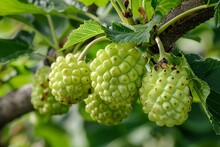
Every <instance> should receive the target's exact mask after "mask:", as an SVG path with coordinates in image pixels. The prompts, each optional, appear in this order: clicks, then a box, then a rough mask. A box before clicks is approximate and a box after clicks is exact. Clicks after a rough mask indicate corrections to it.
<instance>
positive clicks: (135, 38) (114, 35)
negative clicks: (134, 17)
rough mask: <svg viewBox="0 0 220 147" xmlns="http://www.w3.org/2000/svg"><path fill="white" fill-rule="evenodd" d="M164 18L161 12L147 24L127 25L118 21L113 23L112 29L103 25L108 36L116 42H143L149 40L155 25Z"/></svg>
mask: <svg viewBox="0 0 220 147" xmlns="http://www.w3.org/2000/svg"><path fill="white" fill-rule="evenodd" d="M161 19H162V16H161V14H160V13H157V15H155V17H154V18H153V19H152V20H151V21H150V22H149V23H148V24H145V25H136V26H125V25H123V24H120V23H118V22H114V23H113V24H112V29H110V28H106V27H103V29H104V31H105V34H106V36H107V37H108V38H109V39H110V40H112V41H114V42H116V43H143V42H149V41H150V37H151V33H152V31H153V27H154V26H155V25H156V24H158V23H159V22H160V21H161Z"/></svg>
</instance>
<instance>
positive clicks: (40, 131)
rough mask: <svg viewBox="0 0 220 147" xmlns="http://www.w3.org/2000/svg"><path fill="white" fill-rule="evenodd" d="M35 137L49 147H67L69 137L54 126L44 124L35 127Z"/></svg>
mask: <svg viewBox="0 0 220 147" xmlns="http://www.w3.org/2000/svg"><path fill="white" fill-rule="evenodd" d="M35 132H36V135H37V136H40V137H42V138H44V140H45V141H46V143H47V145H48V146H51V147H61V146H62V147H69V146H70V136H69V135H68V133H67V132H65V130H63V129H61V128H59V127H58V126H56V125H54V124H50V123H47V124H44V125H39V126H37V127H35Z"/></svg>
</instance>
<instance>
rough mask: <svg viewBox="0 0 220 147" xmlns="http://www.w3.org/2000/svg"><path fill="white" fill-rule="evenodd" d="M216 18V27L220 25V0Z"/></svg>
mask: <svg viewBox="0 0 220 147" xmlns="http://www.w3.org/2000/svg"><path fill="white" fill-rule="evenodd" d="M214 18H215V26H216V28H218V27H220V1H218V3H217V5H216V6H215V13H214Z"/></svg>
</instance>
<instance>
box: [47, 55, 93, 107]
mask: <svg viewBox="0 0 220 147" xmlns="http://www.w3.org/2000/svg"><path fill="white" fill-rule="evenodd" d="M51 68H52V71H51V73H50V75H49V80H50V81H49V86H50V88H51V89H52V94H53V95H54V96H55V99H56V100H57V101H59V102H60V103H63V104H75V103H78V102H80V101H82V100H83V99H85V98H86V97H87V96H88V94H89V93H91V90H92V86H91V79H90V73H91V71H90V69H89V66H88V65H87V64H86V63H85V61H77V58H76V57H75V56H74V55H73V54H72V53H69V54H67V55H66V57H62V56H59V57H58V58H57V59H56V62H54V63H53V64H52V65H51Z"/></svg>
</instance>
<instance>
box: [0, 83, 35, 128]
mask: <svg viewBox="0 0 220 147" xmlns="http://www.w3.org/2000/svg"><path fill="white" fill-rule="evenodd" d="M31 89H32V86H31V84H28V85H25V86H23V87H21V88H20V89H18V90H16V91H13V92H10V93H9V94H8V95H6V96H5V97H4V98H0V129H1V128H3V127H4V126H5V125H6V124H7V123H8V122H10V121H12V120H14V119H15V118H18V117H20V116H22V115H23V114H25V113H27V112H30V111H32V110H34V108H33V106H32V104H31V102H30V99H31Z"/></svg>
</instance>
